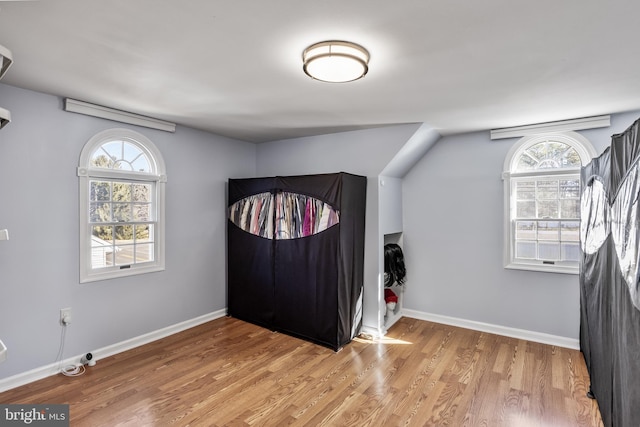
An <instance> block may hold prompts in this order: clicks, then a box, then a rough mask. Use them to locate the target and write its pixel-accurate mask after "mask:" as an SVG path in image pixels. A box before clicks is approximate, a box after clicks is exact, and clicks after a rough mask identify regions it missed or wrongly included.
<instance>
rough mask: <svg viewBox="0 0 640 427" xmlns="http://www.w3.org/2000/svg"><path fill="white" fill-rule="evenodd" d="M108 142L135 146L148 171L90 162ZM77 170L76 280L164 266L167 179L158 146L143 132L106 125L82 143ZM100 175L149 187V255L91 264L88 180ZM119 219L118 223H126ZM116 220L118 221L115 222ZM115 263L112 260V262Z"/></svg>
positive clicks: (111, 276)
mask: <svg viewBox="0 0 640 427" xmlns="http://www.w3.org/2000/svg"><path fill="white" fill-rule="evenodd" d="M110 142H124V143H128V144H131V145H133V146H134V147H136V148H137V149H139V150H140V151H141V152H142V153H143V154H144V155H145V156H146V158H147V159H148V161H149V171H148V172H140V171H132V170H119V169H113V168H100V167H94V166H92V165H91V158H92V156H93V154H94V153H95V152H96V150H98V149H100V147H102V146H104V145H105V144H108V143H110ZM77 174H78V177H79V208H80V212H79V213H80V215H79V218H80V282H81V283H86V282H93V281H97V280H105V279H112V278H117V277H125V276H132V275H137V274H143V273H150V272H154V271H162V270H164V269H165V244H164V242H165V237H164V235H165V225H164V222H165V221H164V216H165V215H164V211H165V184H166V182H167V176H166V169H165V165H164V160H163V158H162V154H161V153H160V151H159V150H158V148H157V147H156V146H155V145H154V144H153V142H151V140H149V139H148V138H147V137H145V136H144V135H142V134H140V133H138V132H135V131H132V130H129V129H120V128H116V129H107V130H105V131H102V132H100V133H98V134H96V135H94V136H93V137H92V138H91V139H89V141H88V142H87V143H86V144H85V145H84V147H83V149H82V152H81V154H80V160H79V163H78V169H77ZM95 179H103V180H105V181H110V180H115V181H117V182H119V183H131V184H145V185H149V186H150V187H151V189H152V190H151V198H150V199H151V203H150V211H151V212H152V215H151V218H150V220H148V221H145V222H149V223H152V224H153V238H152V239H151V240H153V259H152V260H149V261H144V262H142V261H141V262H133V263H131V264H119V265H108V266H101V267H96V268H94V267H92V254H93V251H92V244H91V242H92V225H93V224H92V223H91V221H90V205H91V200H90V199H91V196H90V193H91V188H90V186H91V181H92V180H95ZM130 223H133V220H132V221H131V222H123V223H122V224H124V225H126V224H130ZM118 224H120V223H118ZM113 264H115V262H114V263H113Z"/></svg>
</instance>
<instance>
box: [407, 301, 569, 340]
mask: <svg viewBox="0 0 640 427" xmlns="http://www.w3.org/2000/svg"><path fill="white" fill-rule="evenodd" d="M402 314H403V315H404V316H406V317H411V318H413V319H420V320H427V321H429V322H434V323H442V324H444V325H451V326H458V327H460V328H465V329H473V330H475V331H481V332H488V333H491V334H496V335H503V336H506V337H511V338H518V339H523V340H528V341H533V342H539V343H542V344H549V345H555V346H557V347H565V348H570V349H573V350H580V341H579V340H577V339H574V338H567V337H561V336H558V335H550V334H545V333H542V332H534V331H528V330H525V329H517V328H509V327H507V326H500V325H493V324H490V323H482V322H476V321H474V320H466V319H459V318H457V317H449V316H442V315H440V314H431V313H424V312H421V311H416V310H408V309H406V308H404V309H403V310H402Z"/></svg>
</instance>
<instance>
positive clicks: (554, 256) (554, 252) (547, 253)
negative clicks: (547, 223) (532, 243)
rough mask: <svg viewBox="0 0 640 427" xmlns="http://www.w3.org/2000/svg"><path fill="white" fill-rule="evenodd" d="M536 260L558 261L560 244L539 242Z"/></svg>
mask: <svg viewBox="0 0 640 427" xmlns="http://www.w3.org/2000/svg"><path fill="white" fill-rule="evenodd" d="M538 259H541V260H549V261H560V243H550V242H540V243H539V244H538Z"/></svg>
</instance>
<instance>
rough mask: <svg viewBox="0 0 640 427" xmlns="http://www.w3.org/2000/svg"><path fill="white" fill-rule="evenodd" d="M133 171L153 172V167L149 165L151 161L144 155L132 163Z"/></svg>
mask: <svg viewBox="0 0 640 427" xmlns="http://www.w3.org/2000/svg"><path fill="white" fill-rule="evenodd" d="M131 169H133V170H134V171H137V172H148V173H150V172H151V166H150V165H149V159H147V156H145V155H142V156H140V157H138V158H137V159H136V160H134V161H133V162H132V163H131Z"/></svg>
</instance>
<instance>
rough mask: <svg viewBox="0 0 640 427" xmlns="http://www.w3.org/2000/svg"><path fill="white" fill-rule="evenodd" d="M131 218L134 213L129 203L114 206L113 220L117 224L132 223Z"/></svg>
mask: <svg viewBox="0 0 640 427" xmlns="http://www.w3.org/2000/svg"><path fill="white" fill-rule="evenodd" d="M131 217H132V212H131V205H130V204H129V203H114V204H113V220H114V221H115V222H127V221H131Z"/></svg>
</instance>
